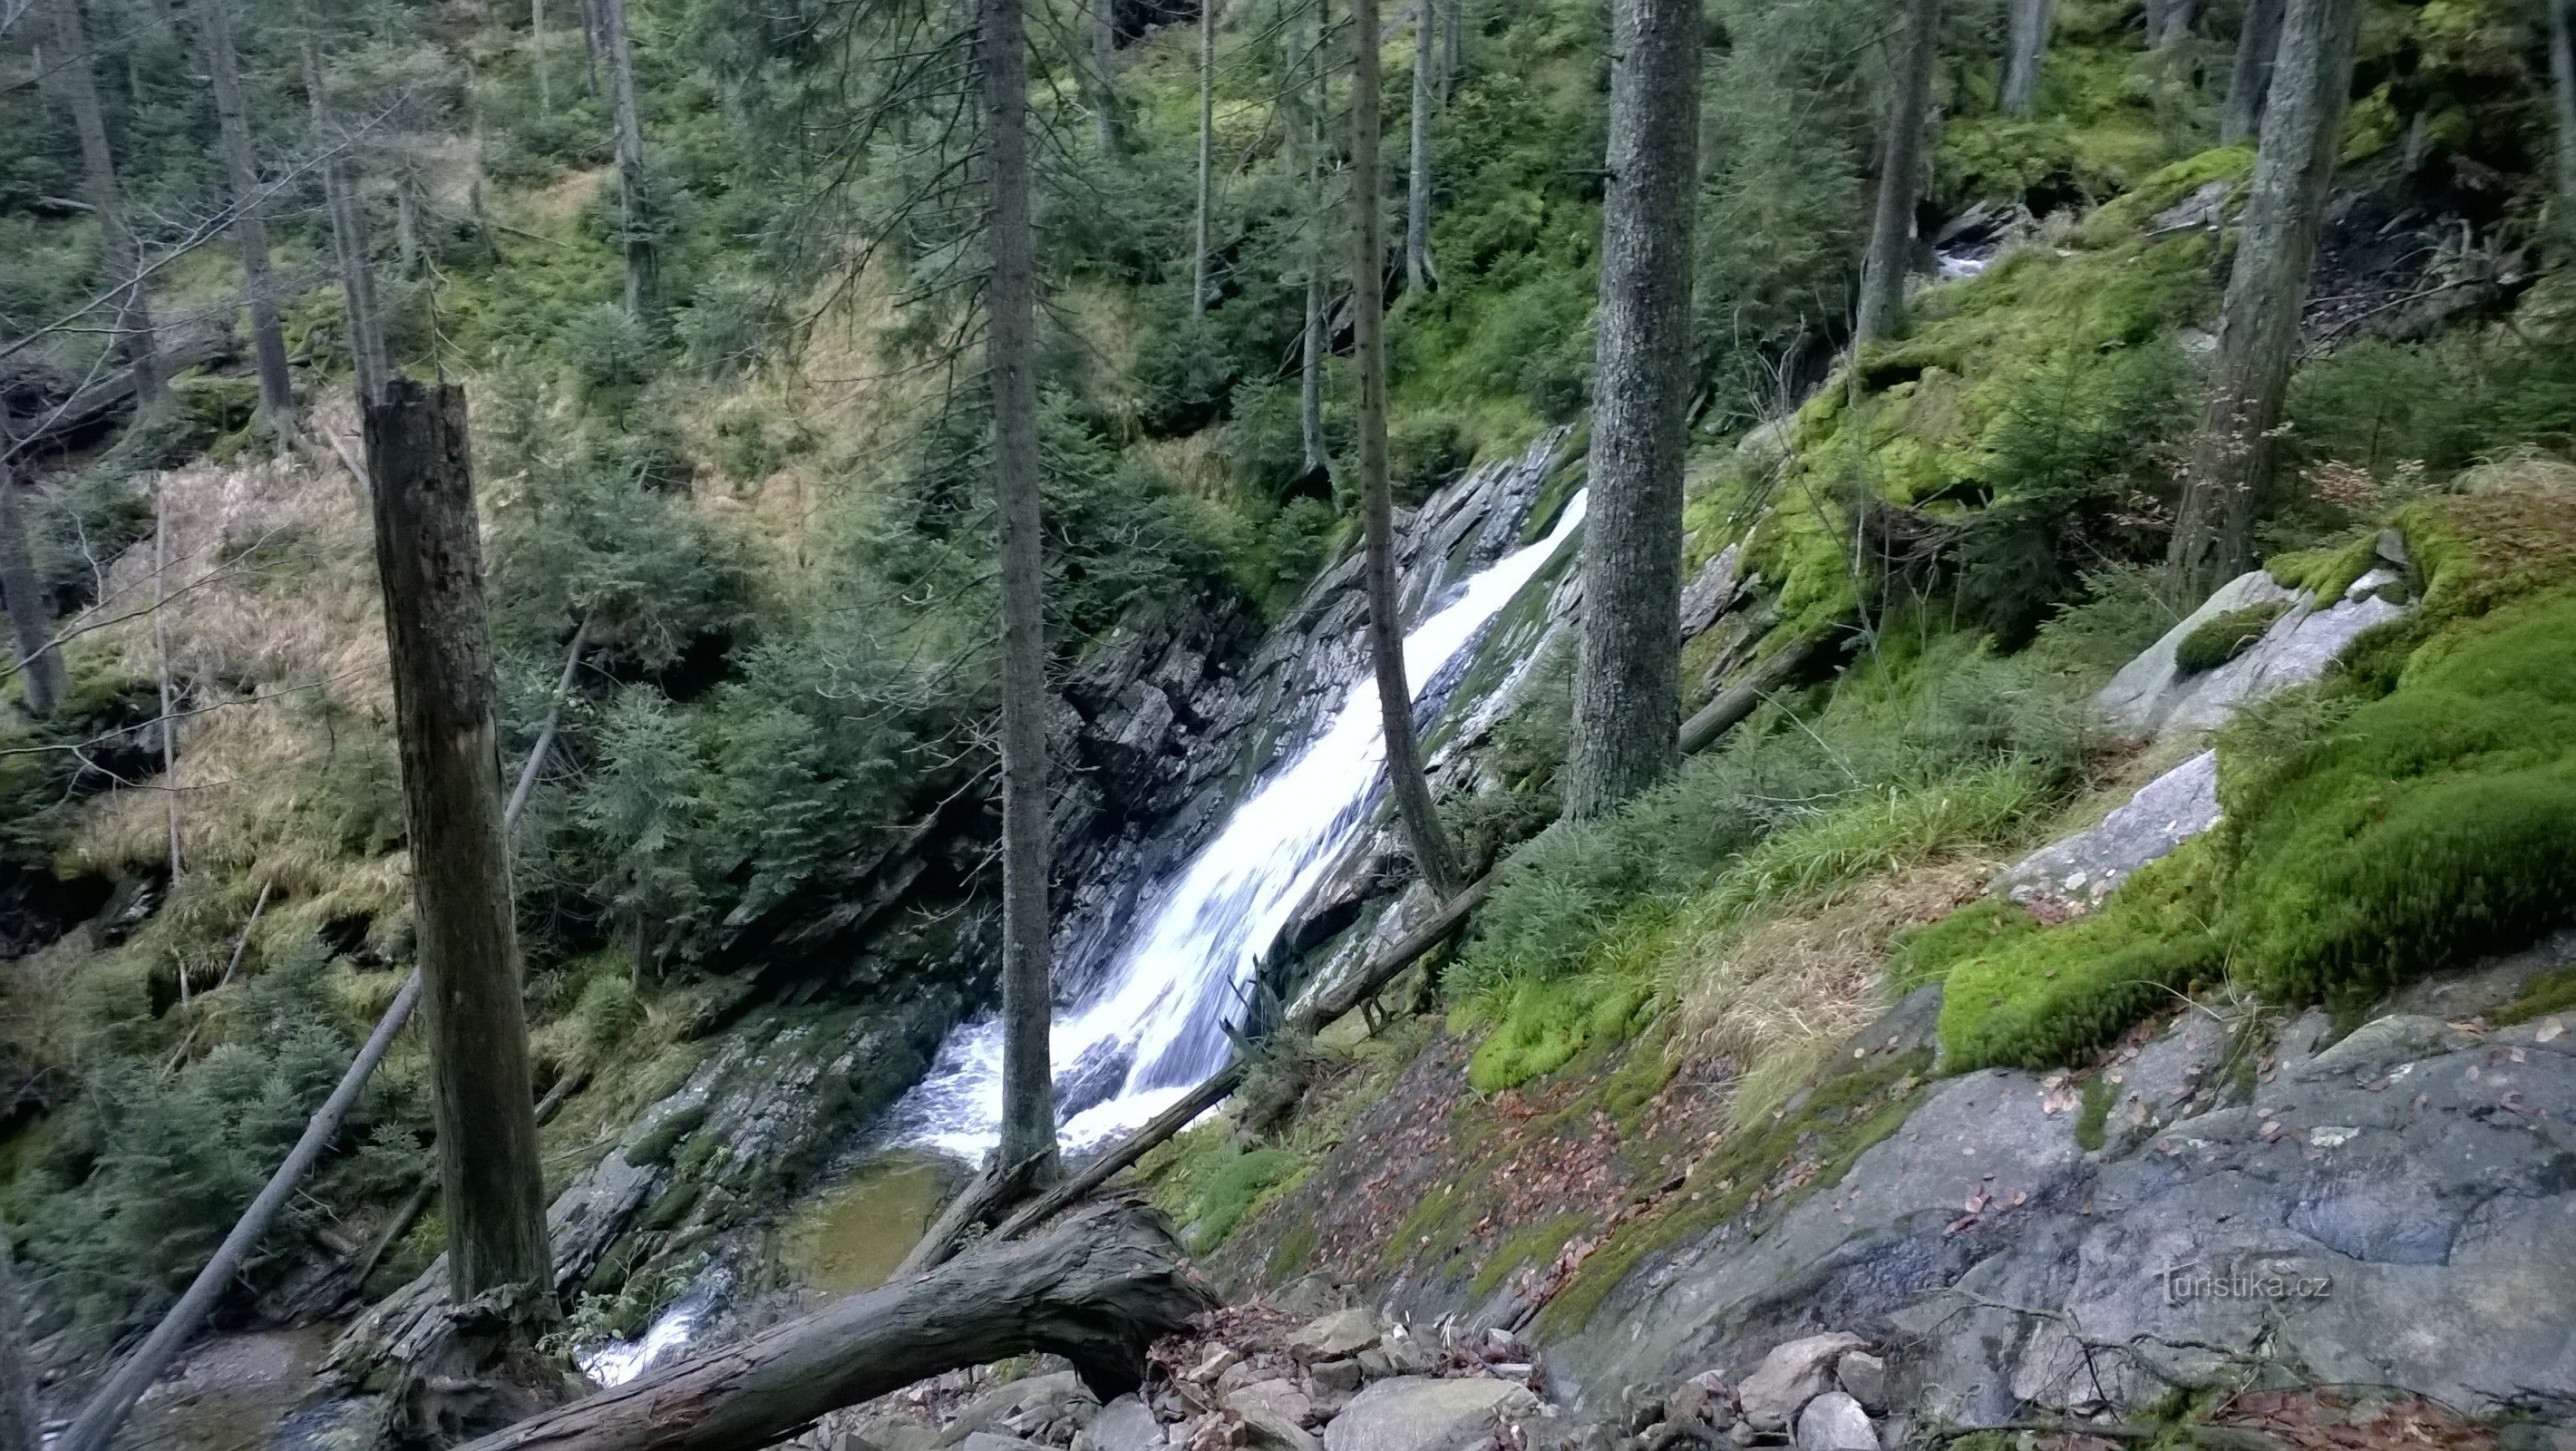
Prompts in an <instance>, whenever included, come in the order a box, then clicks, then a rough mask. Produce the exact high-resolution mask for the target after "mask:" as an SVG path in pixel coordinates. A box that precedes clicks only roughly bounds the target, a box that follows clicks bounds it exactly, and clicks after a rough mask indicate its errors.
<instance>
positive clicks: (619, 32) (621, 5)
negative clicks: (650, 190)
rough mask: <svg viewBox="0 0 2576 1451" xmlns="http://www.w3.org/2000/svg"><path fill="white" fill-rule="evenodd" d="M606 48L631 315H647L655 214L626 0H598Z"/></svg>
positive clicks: (627, 298)
mask: <svg viewBox="0 0 2576 1451" xmlns="http://www.w3.org/2000/svg"><path fill="white" fill-rule="evenodd" d="M598 6H599V28H600V31H601V32H602V33H601V37H600V38H601V40H602V41H603V42H604V44H603V46H602V49H604V50H606V51H607V52H608V101H609V110H610V113H611V115H612V118H613V121H614V125H615V129H616V132H617V135H616V146H617V205H618V213H617V215H618V230H619V231H620V233H621V234H622V236H621V237H620V241H621V242H622V244H623V248H624V252H625V259H626V315H627V316H629V317H632V318H635V319H637V320H638V321H641V320H642V319H643V318H644V315H645V310H646V309H647V308H649V307H651V306H652V305H653V293H654V273H655V257H654V248H653V217H652V216H651V214H650V206H649V203H648V199H647V197H646V194H645V178H644V123H643V121H642V119H641V118H640V117H639V116H638V115H637V114H636V110H635V46H634V43H633V41H632V40H631V39H630V38H629V37H628V35H627V30H626V0H598Z"/></svg>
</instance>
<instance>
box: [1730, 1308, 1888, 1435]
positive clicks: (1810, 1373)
mask: <svg viewBox="0 0 2576 1451" xmlns="http://www.w3.org/2000/svg"><path fill="white" fill-rule="evenodd" d="M1867 1343H1868V1342H1866V1341H1864V1340H1862V1339H1861V1338H1860V1337H1859V1336H1857V1335H1851V1334H1846V1333H1843V1332H1840V1331H1837V1332H1834V1333H1832V1334H1829V1335H1810V1336H1807V1337H1805V1338H1804V1339H1800V1340H1792V1341H1790V1342H1788V1343H1787V1344H1785V1345H1776V1346H1773V1347H1772V1348H1771V1353H1770V1354H1769V1355H1766V1356H1764V1357H1762V1364H1761V1365H1760V1366H1758V1367H1756V1368H1755V1370H1754V1372H1753V1374H1751V1375H1748V1376H1746V1377H1745V1378H1744V1383H1743V1384H1741V1385H1739V1386H1737V1387H1736V1388H1735V1398H1736V1400H1737V1401H1738V1402H1739V1403H1740V1404H1742V1406H1743V1407H1744V1419H1746V1420H1747V1421H1750V1422H1752V1423H1753V1425H1754V1427H1755V1428H1756V1429H1758V1430H1764V1431H1781V1430H1786V1429H1788V1427H1789V1423H1790V1422H1791V1421H1792V1420H1794V1419H1796V1417H1797V1414H1798V1412H1799V1411H1801V1410H1803V1409H1805V1408H1806V1404H1807V1402H1809V1401H1812V1400H1814V1399H1815V1398H1816V1397H1818V1396H1820V1395H1823V1394H1824V1393H1825V1391H1826V1390H1827V1389H1828V1388H1830V1387H1831V1386H1832V1385H1833V1383H1834V1361H1835V1360H1836V1359H1838V1358H1839V1357H1840V1356H1841V1355H1842V1353H1843V1352H1844V1351H1846V1350H1858V1349H1859V1348H1860V1347H1861V1346H1863V1345H1865V1344H1867Z"/></svg>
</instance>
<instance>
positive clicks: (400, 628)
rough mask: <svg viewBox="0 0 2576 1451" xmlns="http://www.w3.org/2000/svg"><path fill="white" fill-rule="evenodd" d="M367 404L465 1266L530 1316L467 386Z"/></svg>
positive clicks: (528, 1230) (468, 1291) (515, 991)
mask: <svg viewBox="0 0 2576 1451" xmlns="http://www.w3.org/2000/svg"><path fill="white" fill-rule="evenodd" d="M365 415H366V436H367V473H368V475H369V477H370V478H372V479H373V480H374V481H375V487H376V509H375V522H376V563H377V569H378V571H379V573H380V574H381V576H382V578H383V582H384V600H385V636H386V641H387V644H388V646H389V652H388V653H389V655H390V657H391V661H392V666H393V685H394V720H395V726H396V731H395V735H396V738H397V740H398V742H399V744H400V746H401V754H402V776H403V798H404V804H405V806H406V808H407V814H408V819H409V825H410V842H411V862H412V878H413V891H414V894H415V899H416V908H415V910H416V913H417V916H418V923H419V925H418V928H417V933H418V940H419V949H418V951H419V959H420V973H421V977H422V980H423V982H424V983H425V984H426V988H427V995H428V1005H429V1013H428V1032H429V1049H430V1072H431V1098H432V1105H433V1108H434V1110H435V1115H434V1117H435V1120H436V1122H437V1126H438V1163H439V1182H440V1184H441V1185H442V1186H443V1188H444V1192H445V1199H446V1218H447V1247H448V1255H447V1261H448V1271H449V1275H450V1277H451V1280H452V1285H453V1290H454V1299H455V1302H456V1303H457V1304H458V1305H459V1306H464V1305H467V1304H469V1303H471V1302H474V1301H476V1300H478V1299H479V1300H487V1301H489V1302H490V1303H491V1304H492V1307H493V1308H494V1309H495V1310H496V1311H497V1312H498V1313H499V1315H500V1316H501V1317H502V1318H504V1319H506V1320H508V1321H510V1322H512V1323H514V1324H515V1325H517V1326H519V1327H521V1328H522V1329H527V1328H532V1327H533V1326H534V1325H536V1324H540V1323H543V1322H545V1321H547V1320H549V1319H551V1318H552V1316H553V1312H554V1303H553V1293H552V1280H551V1275H550V1266H549V1263H548V1259H547V1253H546V1225H545V1184H544V1168H543V1165H542V1163H541V1162H540V1160H539V1158H538V1154H537V1122H536V1110H535V1094H534V1092H533V1091H532V1087H531V1076H530V1073H529V1068H528V1035H527V1023H526V1019H525V1016H524V1010H523V1008H522V1006H521V997H520V991H521V990H520V979H519V944H518V936H517V933H516V930H515V927H514V924H513V922H512V904H511V896H510V860H509V846H508V841H507V838H506V833H505V830H504V827H503V825H502V812H503V806H502V800H501V757H500V751H499V748H498V744H497V734H496V732H495V729H494V726H493V719H492V693H493V686H492V653H491V648H492V647H491V636H490V630H489V626H488V625H487V623H486V619H485V614H484V605H483V560H482V545H481V539H480V535H479V533H478V531H477V529H476V524H475V516H474V491H473V480H472V475H471V472H470V469H469V467H468V464H467V453H466V425H465V393H464V390H463V389H462V388H460V387H458V386H456V385H453V384H444V385H440V386H438V387H436V388H430V387H425V386H423V385H421V384H418V383H414V382H411V381H409V380H407V379H397V380H394V381H393V382H392V383H390V384H388V385H387V387H386V390H385V400H384V402H382V403H381V404H375V405H370V406H369V407H368V408H367V409H366V410H365Z"/></svg>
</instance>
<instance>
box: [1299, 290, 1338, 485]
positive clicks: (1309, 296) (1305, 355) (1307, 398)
mask: <svg viewBox="0 0 2576 1451" xmlns="http://www.w3.org/2000/svg"><path fill="white" fill-rule="evenodd" d="M1318 260H1320V259H1310V261H1309V264H1308V266H1307V268H1306V326H1305V331H1304V332H1303V334H1302V335H1301V336H1302V338H1303V344H1302V346H1301V348H1300V356H1299V358H1298V364H1297V431H1298V436H1299V437H1300V439H1301V440H1302V441H1303V442H1304V445H1305V452H1306V474H1307V476H1308V477H1310V478H1311V477H1313V476H1314V474H1315V473H1316V472H1317V471H1318V470H1321V469H1328V468H1330V467H1332V459H1331V455H1330V454H1329V453H1328V452H1327V451H1326V449H1325V447H1324V352H1325V350H1326V349H1327V348H1329V347H1331V346H1332V340H1331V339H1330V338H1329V337H1327V336H1326V335H1325V332H1324V275H1323V269H1322V268H1321V267H1320V266H1318V265H1316V261H1318Z"/></svg>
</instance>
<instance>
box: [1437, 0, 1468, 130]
mask: <svg viewBox="0 0 2576 1451" xmlns="http://www.w3.org/2000/svg"><path fill="white" fill-rule="evenodd" d="M1445 8H1446V10H1447V11H1448V13H1447V14H1445V15H1443V16H1441V17H1440V105H1441V107H1442V109H1444V110H1445V109H1447V107H1448V105H1449V98H1450V97H1451V96H1452V95H1454V94H1456V92H1457V89H1458V82H1459V80H1460V79H1462V78H1463V77H1464V76H1465V75H1466V74H1467V53H1466V41H1465V36H1466V31H1467V0H1446V6H1445Z"/></svg>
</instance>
